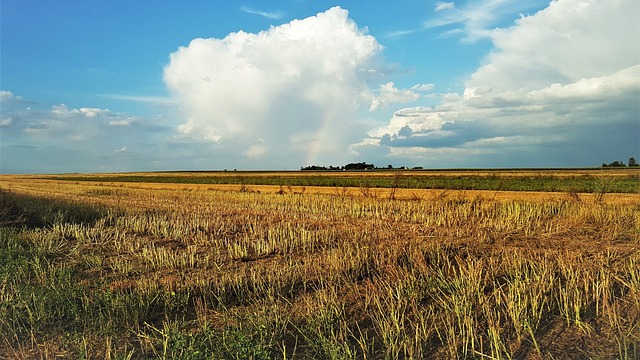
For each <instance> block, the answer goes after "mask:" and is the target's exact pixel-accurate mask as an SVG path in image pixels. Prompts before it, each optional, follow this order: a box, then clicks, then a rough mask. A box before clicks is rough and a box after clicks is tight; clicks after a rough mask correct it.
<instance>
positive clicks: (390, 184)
mask: <svg viewBox="0 0 640 360" xmlns="http://www.w3.org/2000/svg"><path fill="white" fill-rule="evenodd" d="M52 179H57V180H68V181H98V182H134V183H135V182H141V183H142V182H146V183H172V184H176V183H177V184H238V185H281V186H328V187H371V188H394V187H395V188H409V189H450V190H491V191H545V192H576V193H638V192H640V175H638V174H630V175H624V176H593V175H579V176H562V177H560V176H553V175H539V176H519V175H512V176H499V175H488V176H483V175H456V176H451V175H448V176H447V175H419V174H411V175H407V176H401V175H396V174H394V173H392V172H388V175H387V174H385V175H380V176H368V175H367V173H363V175H362V176H341V175H340V173H337V174H336V175H332V174H331V173H326V174H323V175H313V174H312V175H308V176H307V175H295V176H287V175H274V176H270V175H260V176H255V175H251V174H246V175H215V174H212V175H201V174H200V175H198V176H185V175H181V176H176V175H170V174H166V175H164V174H163V175H157V176H156V175H115V176H56V177H52Z"/></svg>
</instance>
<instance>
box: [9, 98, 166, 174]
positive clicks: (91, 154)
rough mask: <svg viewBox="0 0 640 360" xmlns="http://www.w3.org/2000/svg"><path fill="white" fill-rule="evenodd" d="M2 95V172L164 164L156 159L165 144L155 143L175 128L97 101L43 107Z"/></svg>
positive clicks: (163, 154) (160, 155) (129, 167)
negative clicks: (116, 110)
mask: <svg viewBox="0 0 640 360" xmlns="http://www.w3.org/2000/svg"><path fill="white" fill-rule="evenodd" d="M0 96H1V97H2V118H1V120H0V127H2V141H0V159H1V160H0V165H1V166H2V168H1V169H0V171H1V172H2V173H12V172H61V171H69V169H73V171H87V172H95V171H108V170H111V171H126V170H140V169H145V168H146V169H151V168H153V166H155V168H159V169H163V167H162V164H156V165H154V164H153V161H154V160H156V159H158V158H160V159H161V158H162V157H163V156H165V155H166V152H167V151H166V149H163V147H166V145H154V143H155V144H161V143H165V144H166V139H167V138H169V137H170V131H172V128H171V127H169V126H162V125H160V124H158V122H159V121H157V119H153V120H151V119H142V118H137V117H132V116H129V115H125V114H120V113H114V112H112V111H110V110H108V109H101V108H95V107H80V108H71V107H69V106H67V105H64V104H60V105H55V106H51V107H44V106H42V105H40V104H37V103H35V102H31V101H28V100H24V99H22V98H21V97H20V96H17V95H13V94H11V92H9V91H3V92H2V94H0ZM123 125H127V126H123ZM141 133H144V134H145V136H144V137H141V136H140V134H141ZM114 149H117V150H114ZM124 154H127V157H124V156H123V155H124ZM165 166H166V165H165Z"/></svg>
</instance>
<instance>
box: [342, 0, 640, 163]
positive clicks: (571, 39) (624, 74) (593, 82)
mask: <svg viewBox="0 0 640 360" xmlns="http://www.w3.org/2000/svg"><path fill="white" fill-rule="evenodd" d="M639 7H640V6H639V4H638V2H637V1H634V0H615V1H610V2H597V1H590V0H558V1H554V2H552V3H551V4H550V5H549V7H548V8H546V9H544V10H542V11H540V12H538V13H537V14H535V15H533V16H528V17H523V18H522V19H520V20H518V22H517V23H516V24H515V25H514V26H512V27H510V28H507V29H501V30H497V31H495V32H494V33H493V35H492V36H493V39H494V47H495V49H494V50H493V52H492V53H491V54H490V55H489V57H488V59H487V63H486V64H485V65H483V66H481V67H480V68H479V69H478V70H477V71H476V72H475V73H474V74H473V75H472V76H471V77H470V79H469V80H468V81H467V82H466V84H465V90H464V93H463V94H462V95H459V94H445V95H444V96H443V98H442V99H443V100H442V103H441V104H440V105H438V106H435V107H417V108H408V109H402V110H399V111H397V112H396V113H395V114H394V116H393V118H392V119H391V120H390V122H389V124H387V125H386V126H382V127H379V128H376V129H374V130H371V131H370V132H369V136H370V137H369V138H367V139H365V140H364V141H363V142H361V143H359V144H356V145H354V146H353V149H354V151H356V152H360V153H367V154H375V153H376V152H377V153H378V154H380V156H387V157H395V156H407V157H413V158H414V159H415V161H416V162H419V163H421V164H422V165H427V166H428V165H430V164H431V165H433V166H478V164H479V162H480V161H483V163H482V165H480V166H589V165H591V166H597V165H599V164H600V163H602V162H606V161H612V160H610V159H617V158H624V157H625V156H637V155H638V151H639V150H640V149H639V148H638V144H639V143H640V102H639V101H638V99H639V98H640V60H639V59H640V33H639V32H638V31H637V28H638V20H637V17H636V16H635V14H637V13H638V11H639V10H640V9H639ZM611 19H616V20H615V21H616V26H611ZM618 39H625V41H618ZM461 154H466V157H461ZM487 155H490V156H487ZM487 159H489V160H487ZM487 161H489V162H487ZM424 162H427V164H425V163H424Z"/></svg>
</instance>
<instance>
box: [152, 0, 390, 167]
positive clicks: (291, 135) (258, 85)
mask: <svg viewBox="0 0 640 360" xmlns="http://www.w3.org/2000/svg"><path fill="white" fill-rule="evenodd" d="M381 50H382V46H381V45H380V44H379V43H378V42H377V41H376V39H375V38H374V37H372V36H370V35H368V34H367V32H366V30H365V29H361V28H359V27H358V26H357V25H356V23H355V22H354V21H353V20H351V19H350V18H349V16H348V12H347V11H346V10H344V9H341V8H339V7H335V8H331V9H329V10H327V11H326V12H324V13H319V14H317V15H316V16H312V17H309V18H306V19H302V20H294V21H291V22H290V23H287V24H283V25H280V26H275V27H271V28H270V29H269V30H266V31H263V32H260V33H257V34H252V33H246V32H243V31H239V32H236V33H231V34H229V35H228V36H226V37H225V38H224V39H216V38H209V39H194V40H193V41H191V43H190V44H189V45H188V46H186V47H181V48H180V49H178V50H177V51H176V52H174V53H173V54H171V57H170V63H169V64H168V65H167V66H166V67H165V71H164V80H165V83H166V85H167V87H168V88H169V89H170V91H171V93H172V94H173V96H174V97H175V98H176V99H177V100H178V101H179V102H180V103H181V104H182V109H183V112H184V114H185V117H186V119H187V121H186V122H185V123H183V124H182V125H180V126H179V128H178V130H179V132H180V133H181V136H182V138H183V139H185V141H186V139H192V140H205V141H209V142H213V143H215V144H216V148H215V149H216V150H215V152H213V153H212V154H211V156H212V157H215V156H216V155H219V154H227V155H228V154H230V153H236V154H244V156H245V158H246V159H249V158H250V159H261V160H260V161H262V164H266V163H265V161H267V160H265V159H271V160H272V163H270V164H271V165H272V166H277V165H278V163H277V161H279V158H282V157H283V156H287V157H288V159H287V160H288V162H289V163H299V164H305V163H308V162H314V161H316V160H317V159H318V158H319V157H322V156H325V157H326V158H327V159H340V158H342V157H344V149H345V148H346V147H347V142H348V141H351V139H348V137H349V136H352V135H350V134H349V131H348V130H349V128H350V124H353V121H354V120H353V118H354V113H355V112H356V111H357V110H358V109H359V108H360V107H362V106H367V105H370V103H371V100H372V99H373V98H374V96H375V95H374V94H373V93H372V92H371V90H370V87H371V83H372V82H375V80H377V78H378V75H377V74H378V73H379V72H378V71H377V70H376V68H375V59H376V56H377V54H378V53H379V52H380V51H381ZM390 91H393V90H390ZM380 101H381V102H380V105H378V106H381V105H382V102H383V101H386V100H380ZM389 101H393V99H391V100H389ZM258 139H259V142H258ZM338 161H339V160H338ZM248 166H251V165H248Z"/></svg>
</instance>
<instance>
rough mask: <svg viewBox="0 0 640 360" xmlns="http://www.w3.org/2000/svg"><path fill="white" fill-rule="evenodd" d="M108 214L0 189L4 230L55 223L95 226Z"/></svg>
mask: <svg viewBox="0 0 640 360" xmlns="http://www.w3.org/2000/svg"><path fill="white" fill-rule="evenodd" d="M106 214H107V211H106V210H105V209H103V208H100V207H97V206H95V205H87V204H80V203H74V202H71V201H67V200H55V199H46V198H41V197H36V196H30V195H23V194H17V193H14V192H11V191H7V190H1V189H0V227H23V226H26V227H28V228H38V227H45V226H51V225H53V224H60V223H71V224H94V223H95V222H96V221H98V220H99V219H100V218H102V217H104V216H105V215H106Z"/></svg>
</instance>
